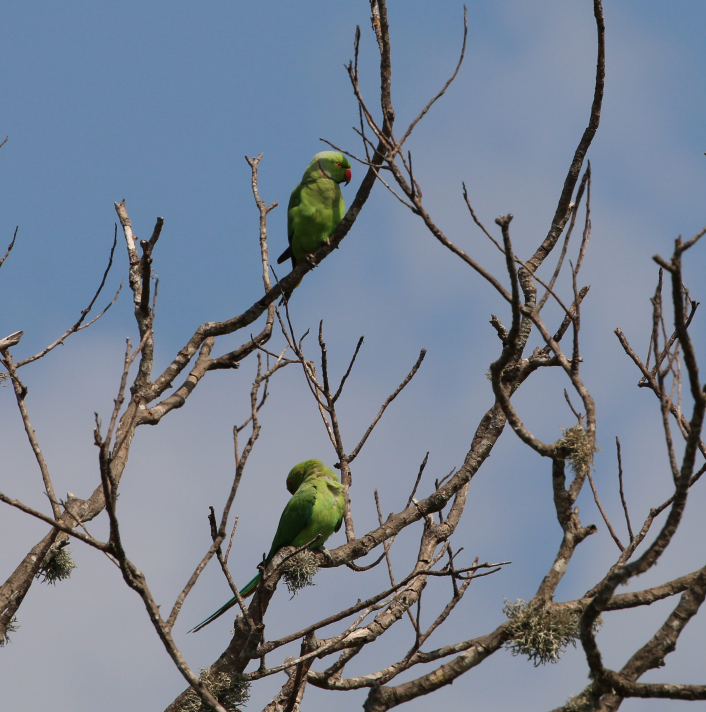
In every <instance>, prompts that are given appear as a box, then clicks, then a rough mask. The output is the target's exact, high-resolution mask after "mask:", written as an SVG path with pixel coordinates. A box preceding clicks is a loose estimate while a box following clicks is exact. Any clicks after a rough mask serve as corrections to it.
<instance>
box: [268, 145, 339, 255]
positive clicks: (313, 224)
mask: <svg viewBox="0 0 706 712" xmlns="http://www.w3.org/2000/svg"><path fill="white" fill-rule="evenodd" d="M350 180H351V164H350V163H349V162H348V159H347V158H346V157H345V156H344V155H343V154H342V153H338V151H321V153H317V154H316V155H315V156H314V158H313V159H312V161H311V163H310V164H309V166H308V168H307V169H306V170H305V171H304V175H303V176H302V180H301V183H299V185H298V186H297V187H296V188H295V189H294V190H293V191H292V195H291V196H290V198H289V206H288V207H287V234H288V237H289V247H288V248H287V249H286V250H285V251H284V252H283V253H282V254H281V255H280V256H279V257H278V258H277V264H282V262H284V261H285V260H288V259H289V258H291V259H292V269H294V268H295V267H296V266H297V264H299V262H301V261H302V260H303V259H304V257H305V255H308V254H311V253H313V252H316V251H317V250H318V249H319V248H320V247H321V246H322V245H323V244H324V243H325V242H326V240H328V238H329V237H330V235H331V233H332V232H333V231H334V230H335V229H336V227H337V226H338V223H340V222H341V220H342V219H343V216H344V214H345V212H346V206H345V204H344V202H343V196H342V195H341V188H340V186H339V183H343V181H345V182H346V185H348V183H349V182H350Z"/></svg>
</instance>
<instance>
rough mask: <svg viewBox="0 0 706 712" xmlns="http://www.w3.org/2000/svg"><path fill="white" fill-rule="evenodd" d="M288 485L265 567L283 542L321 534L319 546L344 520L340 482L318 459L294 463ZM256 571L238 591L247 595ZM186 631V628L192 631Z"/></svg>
mask: <svg viewBox="0 0 706 712" xmlns="http://www.w3.org/2000/svg"><path fill="white" fill-rule="evenodd" d="M287 489H288V490H289V491H290V492H291V493H292V495H293V496H292V498H291V499H290V500H289V502H287V506H286V507H285V508H284V511H283V512H282V516H281V517H280V519H279V525H278V527H277V532H276V533H275V538H274V539H273V540H272V546H271V547H270V553H269V554H268V555H267V558H266V559H265V561H264V568H267V566H268V565H269V563H270V562H271V561H272V559H273V558H274V556H275V554H276V553H277V552H278V551H279V550H280V549H281V548H282V547H283V546H297V547H299V546H304V545H305V544H307V543H308V542H310V541H312V540H313V539H315V538H316V537H317V536H319V535H320V538H319V539H318V540H317V541H315V542H313V543H312V545H311V547H310V548H313V549H318V548H322V547H323V545H324V542H325V541H326V540H327V539H328V538H329V537H330V536H331V534H333V533H334V532H337V531H338V530H339V529H340V528H341V521H342V520H343V494H342V490H343V486H342V485H341V483H340V482H339V481H338V476H337V475H336V473H335V472H334V471H333V470H331V469H329V468H328V467H326V465H324V464H323V463H322V462H321V461H320V460H306V461H305V462H300V463H299V464H298V465H295V466H294V467H293V468H292V469H291V470H290V472H289V475H287ZM260 578H261V576H260V574H259V573H258V574H257V575H256V576H255V577H254V578H253V579H252V580H251V581H250V582H248V583H247V584H246V585H245V586H244V587H243V588H242V589H241V591H240V595H241V596H242V597H243V598H246V597H247V596H249V595H250V594H251V593H253V592H254V591H255V589H256V588H257V586H258V584H259V583H260ZM236 603H237V599H236V598H235V596H233V598H231V599H230V601H228V603H226V604H225V605H224V606H221V608H219V609H218V610H217V611H216V612H215V613H214V614H213V615H211V616H209V617H208V618H207V619H206V620H205V621H203V622H202V623H199V624H198V625H197V626H196V627H195V628H193V629H192V631H197V630H200V629H201V628H203V627H204V626H206V625H208V624H209V623H211V622H212V621H214V620H216V618H218V617H219V616H221V615H222V614H223V613H225V612H226V611H227V610H228V609H229V608H232V607H233V606H234V605H235V604H236ZM192 631H189V632H192Z"/></svg>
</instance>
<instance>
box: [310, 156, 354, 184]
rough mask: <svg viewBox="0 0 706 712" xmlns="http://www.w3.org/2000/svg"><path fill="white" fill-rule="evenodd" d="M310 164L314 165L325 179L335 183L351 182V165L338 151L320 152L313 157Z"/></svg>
mask: <svg viewBox="0 0 706 712" xmlns="http://www.w3.org/2000/svg"><path fill="white" fill-rule="evenodd" d="M312 163H316V166H317V168H318V169H319V171H320V172H321V174H322V175H324V176H325V177H326V178H330V179H331V180H334V181H336V183H343V182H344V181H345V182H346V185H348V184H349V183H350V182H351V164H350V162H349V161H348V159H347V158H346V157H345V156H344V155H343V154H342V153H339V152H338V151H321V153H317V154H316V155H315V156H314V160H313V161H312Z"/></svg>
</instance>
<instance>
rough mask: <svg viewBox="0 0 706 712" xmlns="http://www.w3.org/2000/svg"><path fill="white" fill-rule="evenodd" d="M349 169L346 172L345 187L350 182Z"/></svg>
mask: <svg viewBox="0 0 706 712" xmlns="http://www.w3.org/2000/svg"><path fill="white" fill-rule="evenodd" d="M351 175H352V174H351V169H350V168H349V169H348V170H346V185H348V184H349V183H350V182H351Z"/></svg>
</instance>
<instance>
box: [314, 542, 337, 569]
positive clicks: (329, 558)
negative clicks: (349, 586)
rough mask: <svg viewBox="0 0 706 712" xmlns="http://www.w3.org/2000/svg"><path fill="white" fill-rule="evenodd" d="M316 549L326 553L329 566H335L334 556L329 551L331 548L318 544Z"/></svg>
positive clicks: (325, 556) (325, 557)
mask: <svg viewBox="0 0 706 712" xmlns="http://www.w3.org/2000/svg"><path fill="white" fill-rule="evenodd" d="M314 551H320V552H321V553H322V554H323V555H324V559H326V563H327V564H329V566H333V557H332V556H331V554H330V553H329V550H328V549H327V548H326V547H325V546H317V547H316V548H315V549H314Z"/></svg>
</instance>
